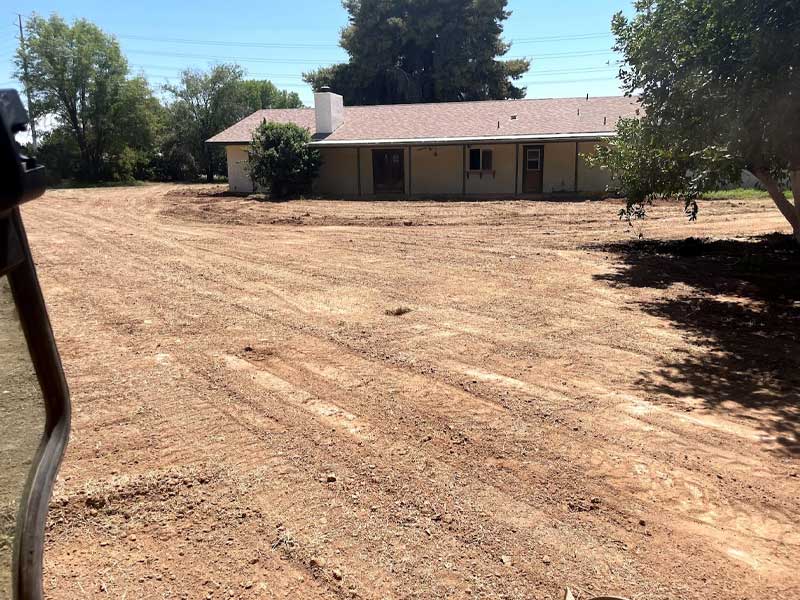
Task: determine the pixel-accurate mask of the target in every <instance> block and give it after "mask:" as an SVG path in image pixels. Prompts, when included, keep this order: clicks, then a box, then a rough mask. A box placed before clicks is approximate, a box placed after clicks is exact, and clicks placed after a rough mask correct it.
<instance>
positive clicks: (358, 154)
mask: <svg viewBox="0 0 800 600" xmlns="http://www.w3.org/2000/svg"><path fill="white" fill-rule="evenodd" d="M356 172H357V173H358V175H357V177H358V196H359V197H361V146H356Z"/></svg>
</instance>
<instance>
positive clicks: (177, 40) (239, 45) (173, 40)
mask: <svg viewBox="0 0 800 600" xmlns="http://www.w3.org/2000/svg"><path fill="white" fill-rule="evenodd" d="M117 37H118V38H120V39H125V40H139V41H145V42H166V43H169V44H190V45H200V46H234V47H237V48H338V47H339V44H312V43H286V44H276V43H266V42H223V41H220V40H189V39H183V38H159V37H150V36H145V35H118V36H117Z"/></svg>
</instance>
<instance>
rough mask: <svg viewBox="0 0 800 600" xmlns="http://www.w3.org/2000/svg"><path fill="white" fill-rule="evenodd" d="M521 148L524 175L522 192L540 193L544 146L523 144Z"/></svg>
mask: <svg viewBox="0 0 800 600" xmlns="http://www.w3.org/2000/svg"><path fill="white" fill-rule="evenodd" d="M523 149H524V155H523V159H524V161H523V165H524V177H523V180H522V192H523V193H524V194H541V193H542V172H543V168H544V146H523Z"/></svg>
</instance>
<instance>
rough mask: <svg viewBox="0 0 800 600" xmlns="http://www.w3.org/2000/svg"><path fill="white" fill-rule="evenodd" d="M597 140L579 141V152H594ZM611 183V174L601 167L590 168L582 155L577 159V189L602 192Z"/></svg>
mask: <svg viewBox="0 0 800 600" xmlns="http://www.w3.org/2000/svg"><path fill="white" fill-rule="evenodd" d="M596 147H597V142H581V143H580V144H578V152H579V153H580V154H590V155H591V154H594V152H595V148H596ZM610 183H611V175H610V174H609V173H608V171H604V170H602V169H597V168H590V167H589V166H588V165H587V164H586V161H585V160H584V159H583V157H580V158H579V159H578V191H579V192H604V191H606V188H607V187H608V186H609V184H610Z"/></svg>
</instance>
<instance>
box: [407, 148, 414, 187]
mask: <svg viewBox="0 0 800 600" xmlns="http://www.w3.org/2000/svg"><path fill="white" fill-rule="evenodd" d="M412 175H413V173H412V172H411V146H408V196H411V176H412Z"/></svg>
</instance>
